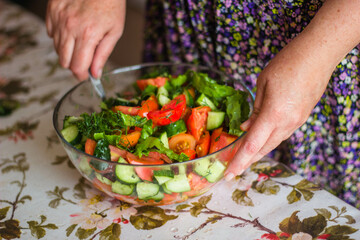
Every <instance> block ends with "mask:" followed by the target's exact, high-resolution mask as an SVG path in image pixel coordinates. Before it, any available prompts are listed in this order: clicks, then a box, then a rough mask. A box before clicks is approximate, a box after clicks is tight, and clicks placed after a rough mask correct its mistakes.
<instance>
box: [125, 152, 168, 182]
mask: <svg viewBox="0 0 360 240" xmlns="http://www.w3.org/2000/svg"><path fill="white" fill-rule="evenodd" d="M149 155H150V153H149ZM126 159H127V161H128V162H129V163H130V164H133V165H159V164H164V161H163V160H161V159H157V158H153V157H151V156H143V157H141V158H139V157H137V156H136V155H134V154H132V153H129V152H128V153H127V156H126ZM154 170H158V168H156V167H135V172H136V174H137V175H138V176H139V178H141V179H142V180H147V181H150V182H151V181H152V180H153V179H152V178H153V175H154V174H153V171H154Z"/></svg>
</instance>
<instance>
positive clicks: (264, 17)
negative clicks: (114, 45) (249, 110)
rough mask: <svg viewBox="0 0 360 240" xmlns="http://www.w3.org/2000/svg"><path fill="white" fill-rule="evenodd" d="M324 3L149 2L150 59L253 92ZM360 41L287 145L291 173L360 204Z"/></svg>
mask: <svg viewBox="0 0 360 240" xmlns="http://www.w3.org/2000/svg"><path fill="white" fill-rule="evenodd" d="M321 5H322V1H319V0H308V1H306V0H268V1H260V0H243V1H242V0H203V1H201V0H198V1H191V0H167V1H164V0H149V1H148V5H147V19H146V27H145V40H146V42H145V51H144V60H145V61H171V62H187V63H193V64H200V65H206V66H210V67H213V68H217V69H219V70H221V71H223V72H225V73H227V74H230V75H232V76H233V77H234V78H236V79H242V80H244V81H245V82H246V84H247V85H248V87H249V88H250V89H253V91H254V92H256V79H257V76H258V75H259V73H260V72H261V70H262V69H264V67H265V66H266V64H267V63H268V62H269V61H270V60H271V59H272V58H273V57H274V56H275V55H276V54H277V53H278V52H279V51H280V50H281V49H282V48H283V47H284V46H285V45H286V44H287V43H288V42H289V41H290V40H291V39H292V38H294V37H295V36H296V35H297V34H299V33H300V32H301V31H302V30H303V29H304V28H305V27H306V25H307V24H308V23H309V21H310V20H311V18H312V17H313V16H314V15H315V14H316V12H317V11H318V10H319V8H320V7H321ZM359 56H360V54H359V46H358V47H356V48H354V49H353V50H352V51H351V52H350V53H349V54H348V55H347V56H346V57H345V58H344V59H343V60H342V61H341V63H339V65H338V66H337V69H336V70H335V71H334V73H333V75H332V78H331V80H330V82H329V84H328V87H327V89H326V91H325V93H324V95H323V97H322V98H321V100H320V101H319V102H318V104H317V105H316V107H315V108H314V109H313V111H312V114H311V116H310V117H309V119H308V120H307V121H306V123H305V124H304V125H303V126H302V127H300V128H299V129H298V130H297V131H296V132H295V133H294V134H293V135H292V136H291V137H290V138H289V139H288V140H287V141H286V142H285V145H286V148H285V149H286V150H283V148H281V149H279V151H280V150H282V151H283V153H284V154H285V153H288V159H289V160H288V162H289V165H290V166H291V168H292V169H293V170H295V171H296V172H297V173H299V174H301V175H302V176H304V177H306V178H307V179H309V180H311V181H314V182H316V183H319V184H321V185H322V186H323V187H325V188H326V189H327V190H329V191H330V192H332V193H334V194H336V195H337V196H339V197H340V198H342V199H344V200H345V201H346V202H348V203H350V204H352V205H354V206H356V207H357V208H360V190H359V189H360V176H359V173H360V159H359V158H360V157H359V153H360V142H359V137H360V129H359V126H360V122H359V119H360V100H359V88H360V80H359V67H360V61H359Z"/></svg>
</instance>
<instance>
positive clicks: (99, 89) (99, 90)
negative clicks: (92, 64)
mask: <svg viewBox="0 0 360 240" xmlns="http://www.w3.org/2000/svg"><path fill="white" fill-rule="evenodd" d="M89 78H90V81H91V84H92V85H93V87H94V89H95V92H96V93H97V94H98V95H99V97H100V98H101V99H102V100H104V99H105V97H106V94H105V91H104V87H103V85H102V83H101V79H100V78H95V77H94V76H93V75H92V74H91V71H90V69H89Z"/></svg>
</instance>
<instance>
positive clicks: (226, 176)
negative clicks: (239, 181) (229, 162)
mask: <svg viewBox="0 0 360 240" xmlns="http://www.w3.org/2000/svg"><path fill="white" fill-rule="evenodd" d="M234 177H235V176H234V174H233V173H231V172H230V173H228V174H226V175H225V180H226V181H227V182H230V181H231V180H233V179H234Z"/></svg>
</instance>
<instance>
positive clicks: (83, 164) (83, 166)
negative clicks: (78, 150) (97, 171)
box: [79, 158, 94, 177]
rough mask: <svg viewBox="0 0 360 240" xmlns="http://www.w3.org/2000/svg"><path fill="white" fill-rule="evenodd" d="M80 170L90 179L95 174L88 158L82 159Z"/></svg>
mask: <svg viewBox="0 0 360 240" xmlns="http://www.w3.org/2000/svg"><path fill="white" fill-rule="evenodd" d="M79 170H80V172H82V173H83V174H85V175H86V176H88V177H89V176H90V175H91V174H92V173H93V172H94V169H92V168H91V167H90V165H89V162H88V160H87V159H86V158H83V159H81V161H80V162H79Z"/></svg>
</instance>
